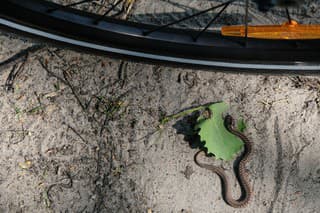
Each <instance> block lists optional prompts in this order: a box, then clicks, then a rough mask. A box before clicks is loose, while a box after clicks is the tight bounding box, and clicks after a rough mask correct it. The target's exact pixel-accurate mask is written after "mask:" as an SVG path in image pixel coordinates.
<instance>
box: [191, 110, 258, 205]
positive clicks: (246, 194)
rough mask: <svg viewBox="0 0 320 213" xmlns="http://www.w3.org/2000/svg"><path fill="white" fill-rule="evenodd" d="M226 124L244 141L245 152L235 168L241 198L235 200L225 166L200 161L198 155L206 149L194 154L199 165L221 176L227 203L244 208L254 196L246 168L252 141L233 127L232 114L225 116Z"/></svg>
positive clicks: (230, 130) (224, 197)
mask: <svg viewBox="0 0 320 213" xmlns="http://www.w3.org/2000/svg"><path fill="white" fill-rule="evenodd" d="M225 125H226V128H227V129H228V131H229V132H231V133H232V134H234V135H236V136H237V137H239V138H240V139H241V140H242V141H243V142H244V152H243V154H242V155H241V156H240V157H239V158H238V159H239V164H238V169H235V173H236V176H237V179H238V182H239V184H240V186H241V196H240V198H239V199H238V200H235V199H234V198H233V197H232V193H231V188H230V183H229V179H228V178H227V175H226V173H225V171H224V169H223V168H221V167H218V166H214V165H210V164H205V163H200V162H199V160H198V156H199V154H200V153H204V151H202V150H200V151H198V152H197V153H196V154H195V156H194V160H195V163H196V164H197V165H198V166H200V167H202V168H205V169H208V170H210V171H212V172H214V173H216V174H217V175H218V176H219V177H220V179H221V181H222V185H223V186H224V187H223V199H224V200H225V201H226V203H227V204H229V205H230V206H232V207H234V208H243V207H245V206H247V205H248V203H249V201H250V199H251V197H252V193H253V192H252V189H251V187H250V185H249V181H248V173H247V171H246V168H245V165H246V163H247V162H248V160H249V157H250V156H251V152H252V143H251V141H250V140H249V139H248V138H247V137H246V136H245V135H243V134H242V133H241V132H239V131H237V130H235V129H233V118H232V117H231V116H230V115H227V116H226V117H225Z"/></svg>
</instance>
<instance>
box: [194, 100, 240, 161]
mask: <svg viewBox="0 0 320 213" xmlns="http://www.w3.org/2000/svg"><path fill="white" fill-rule="evenodd" d="M208 109H209V110H210V111H211V113H210V114H211V115H210V117H209V118H206V117H205V116H204V115H200V116H199V118H198V123H197V125H196V127H195V128H196V130H199V133H198V134H199V135H200V140H201V141H204V142H205V147H206V148H207V149H208V154H210V153H211V154H214V155H215V157H216V158H217V159H222V160H231V159H233V158H234V157H235V156H236V154H237V153H238V152H239V151H241V149H242V148H243V145H244V144H243V142H242V140H241V139H240V138H238V137H237V136H235V135H233V134H231V133H230V132H229V131H228V130H227V129H226V128H225V126H224V119H223V116H222V113H223V112H225V111H226V110H227V109H228V105H227V104H226V103H224V102H221V103H215V104H212V105H210V106H209V107H208Z"/></svg>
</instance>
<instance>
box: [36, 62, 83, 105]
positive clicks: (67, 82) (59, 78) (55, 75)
mask: <svg viewBox="0 0 320 213" xmlns="http://www.w3.org/2000/svg"><path fill="white" fill-rule="evenodd" d="M38 61H39V63H40V65H41V66H42V68H43V69H44V70H46V71H47V73H48V74H49V75H51V76H53V77H55V78H57V79H58V80H60V81H61V82H62V83H64V84H65V85H67V86H68V87H69V88H70V89H71V92H72V94H73V95H74V97H75V98H76V100H77V101H78V103H79V105H80V107H81V108H82V110H83V111H86V110H87V109H86V107H85V105H84V104H83V103H82V101H81V100H80V98H79V96H78V95H77V93H76V91H75V90H74V88H73V86H72V85H71V83H70V82H69V80H68V79H67V77H66V76H65V73H64V77H63V78H62V77H60V76H58V75H57V74H55V73H54V72H52V71H50V70H49V68H48V67H47V66H46V65H45V64H44V63H43V62H42V61H41V60H40V59H38Z"/></svg>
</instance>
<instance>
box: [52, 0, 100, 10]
mask: <svg viewBox="0 0 320 213" xmlns="http://www.w3.org/2000/svg"><path fill="white" fill-rule="evenodd" d="M93 1H96V0H82V1H79V2H75V3H71V4H67V5H61V6H59V7H56V8H52V9H49V10H48V11H47V12H49V13H50V12H53V11H56V10H60V9H64V8H68V7H73V6H77V5H80V4H85V3H89V2H93Z"/></svg>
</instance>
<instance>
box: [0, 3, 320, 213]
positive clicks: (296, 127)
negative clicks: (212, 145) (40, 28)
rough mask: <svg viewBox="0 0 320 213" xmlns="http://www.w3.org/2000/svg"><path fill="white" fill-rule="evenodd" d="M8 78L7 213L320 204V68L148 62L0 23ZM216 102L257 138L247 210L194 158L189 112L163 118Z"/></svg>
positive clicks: (1, 97)
mask: <svg viewBox="0 0 320 213" xmlns="http://www.w3.org/2000/svg"><path fill="white" fill-rule="evenodd" d="M139 8H142V6H141V7H139ZM25 49H27V51H25ZM17 53H20V55H19V57H18V58H19V59H18V60H14V63H9V64H6V65H3V64H1V62H3V61H5V60H7V59H9V58H11V57H12V56H14V55H15V54H17ZM26 53H28V54H26ZM0 85H1V87H0V124H1V125H0V212H107V213H111V212H117V213H118V212H119V213H122V212H139V213H140V212H148V213H151V212H161V213H167V212H168V213H171V212H172V213H182V212H183V213H209V212H221V213H228V212H230V213H231V212H246V213H248V212H252V213H253V212H254V213H257V212H259V213H260V212H261V213H263V212H268V213H269V212H270V213H271V212H293V213H295V212H304V213H309V212H310V213H311V212H319V209H320V160H319V156H320V155H319V153H320V143H319V141H318V140H319V138H320V131H319V129H320V124H319V119H320V113H319V111H320V77H318V76H293V75H291V76H280V75H278V76H272V75H244V74H235V73H233V74H232V73H223V72H212V71H199V70H189V69H179V68H170V67H165V66H155V65H146V64H141V63H133V62H127V61H122V60H115V59H110V58H108V57H105V56H97V55H93V54H85V53H81V52H75V51H71V50H68V49H62V48H58V47H54V46H45V45H44V44H39V43H37V42H34V41H31V40H25V39H24V38H21V37H17V36H15V35H11V34H7V33H5V32H1V33H0ZM219 101H225V102H227V103H228V104H229V105H230V110H229V112H228V113H229V114H231V115H233V117H235V118H237V119H239V118H240V117H242V118H243V119H244V120H245V122H246V124H247V129H246V131H245V134H246V135H247V136H248V137H249V138H250V140H252V141H253V143H254V151H253V157H252V158H251V161H250V163H249V164H248V165H247V168H248V171H249V173H250V184H251V185H252V187H253V191H254V195H253V199H252V201H251V203H250V204H249V205H248V206H247V207H246V208H244V209H237V210H236V209H233V208H231V207H229V206H228V205H226V204H225V202H224V201H223V199H222V197H221V183H220V180H219V178H218V176H217V175H215V174H213V173H210V172H208V171H207V170H204V169H201V168H199V167H198V166H196V165H195V163H194V160H193V157H194V154H195V153H196V152H197V151H198V149H197V148H191V146H190V144H189V142H188V140H186V138H187V136H188V133H190V131H191V130H190V129H191V127H192V122H191V121H190V120H192V119H191V118H190V117H184V118H181V119H178V120H172V121H171V122H169V123H168V124H166V125H164V126H161V128H159V124H160V123H159V120H161V119H162V118H163V117H165V116H168V115H172V114H175V113H178V112H181V111H182V110H184V109H187V108H190V107H195V106H200V105H204V104H207V103H211V102H219ZM209 162H212V163H213V162H215V160H214V159H213V158H212V159H210V160H209ZM215 163H221V162H215ZM222 164H223V167H224V168H226V170H227V172H228V174H229V176H230V178H231V183H232V184H231V186H232V187H233V193H234V196H235V197H236V196H238V195H239V192H240V190H239V187H238V185H237V182H236V180H235V178H234V177H233V173H232V172H231V165H230V164H228V163H222Z"/></svg>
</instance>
